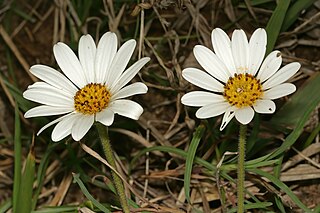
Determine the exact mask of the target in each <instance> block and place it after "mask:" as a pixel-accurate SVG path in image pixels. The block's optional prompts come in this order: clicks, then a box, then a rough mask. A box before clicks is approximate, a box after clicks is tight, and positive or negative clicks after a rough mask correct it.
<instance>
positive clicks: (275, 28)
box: [266, 0, 290, 55]
mask: <svg viewBox="0 0 320 213" xmlns="http://www.w3.org/2000/svg"><path fill="white" fill-rule="evenodd" d="M289 4H290V0H281V1H278V5H277V7H276V9H275V10H274V11H273V13H272V16H271V18H270V19H269V22H268V24H267V27H266V31H267V35H268V38H267V39H268V42H267V50H266V55H267V54H269V53H270V52H271V51H272V50H273V48H274V45H275V43H276V41H277V39H278V36H279V33H280V29H281V27H282V23H283V21H284V17H285V15H286V12H287V10H288V7H289Z"/></svg>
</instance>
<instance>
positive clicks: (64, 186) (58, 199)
mask: <svg viewBox="0 0 320 213" xmlns="http://www.w3.org/2000/svg"><path fill="white" fill-rule="evenodd" d="M71 183H72V175H71V174H68V175H65V176H64V177H63V179H62V181H61V183H60V185H59V187H58V190H57V191H56V192H55V195H54V198H53V199H52V200H51V202H50V204H49V206H60V205H61V204H62V202H63V200H64V198H65V196H66V194H67V192H68V190H69V187H70V185H71Z"/></svg>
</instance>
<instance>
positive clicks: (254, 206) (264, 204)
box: [228, 202, 273, 213]
mask: <svg viewBox="0 0 320 213" xmlns="http://www.w3.org/2000/svg"><path fill="white" fill-rule="evenodd" d="M272 205H273V204H272V203H271V202H260V203H250V204H245V209H246V210H248V209H265V208H266V207H269V206H272ZM228 212H229V213H233V212H237V208H236V207H235V208H232V209H229V210H228Z"/></svg>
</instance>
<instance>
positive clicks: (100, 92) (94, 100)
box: [74, 83, 111, 115]
mask: <svg viewBox="0 0 320 213" xmlns="http://www.w3.org/2000/svg"><path fill="white" fill-rule="evenodd" d="M110 98H111V94H110V92H109V90H108V89H107V87H106V86H105V85H102V84H97V83H90V84H87V85H86V86H85V87H83V88H82V89H80V90H79V91H78V92H77V93H76V95H75V96H74V108H75V110H76V111H77V112H80V113H82V114H86V115H93V114H95V113H97V112H101V111H102V110H103V109H105V108H107V106H108V104H109V102H110Z"/></svg>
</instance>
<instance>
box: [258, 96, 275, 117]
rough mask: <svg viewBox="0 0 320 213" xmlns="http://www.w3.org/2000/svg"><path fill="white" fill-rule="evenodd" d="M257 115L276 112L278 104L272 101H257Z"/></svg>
mask: <svg viewBox="0 0 320 213" xmlns="http://www.w3.org/2000/svg"><path fill="white" fill-rule="evenodd" d="M253 108H254V110H255V111H256V112H257V113H264V114H271V113H274V111H276V104H275V103H274V102H273V101H271V100H263V99H262V100H257V101H256V103H255V104H254V105H253Z"/></svg>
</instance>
